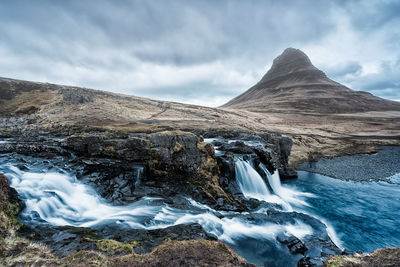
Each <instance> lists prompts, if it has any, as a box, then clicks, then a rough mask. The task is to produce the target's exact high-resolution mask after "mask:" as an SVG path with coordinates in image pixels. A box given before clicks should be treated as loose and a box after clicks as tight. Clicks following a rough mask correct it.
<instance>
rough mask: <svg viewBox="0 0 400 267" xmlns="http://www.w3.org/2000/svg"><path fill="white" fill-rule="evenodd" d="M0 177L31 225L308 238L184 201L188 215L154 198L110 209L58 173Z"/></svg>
mask: <svg viewBox="0 0 400 267" xmlns="http://www.w3.org/2000/svg"><path fill="white" fill-rule="evenodd" d="M0 171H1V172H2V173H4V174H5V175H6V176H7V177H8V178H9V179H10V180H11V186H12V187H14V188H15V189H16V190H17V191H18V193H19V195H20V197H21V198H22V199H23V200H24V201H25V204H26V209H25V210H24V211H23V214H22V215H23V216H24V217H25V218H26V219H27V220H28V221H29V218H30V219H31V220H32V221H33V222H34V223H37V219H38V218H37V215H38V216H40V218H41V219H43V220H45V221H46V222H48V223H50V224H52V225H72V226H80V227H92V226H95V225H98V224H102V223H113V222H114V223H118V224H125V225H127V226H129V227H131V228H134V229H159V228H165V227H169V226H173V225H179V224H190V223H199V224H200V225H201V226H202V227H203V229H204V230H205V231H207V232H208V233H210V234H213V235H215V236H216V237H217V238H218V239H220V240H223V241H226V242H229V243H232V244H234V243H235V240H236V239H239V238H243V237H252V238H257V239H271V240H272V239H274V238H275V236H276V235H277V234H278V233H280V232H287V233H290V234H292V235H295V236H297V237H298V238H302V237H304V236H305V235H309V234H312V229H311V228H310V226H308V225H306V224H304V223H302V222H299V221H296V222H295V223H294V224H283V225H280V224H273V223H270V222H266V223H261V224H260V223H259V224H257V223H255V222H252V221H247V220H244V219H241V218H238V217H235V216H234V214H235V213H232V216H230V217H224V218H219V217H217V216H216V215H215V211H214V210H213V209H211V208H210V207H208V206H206V205H203V204H200V203H197V202H195V201H194V200H191V199H188V200H189V203H191V204H192V207H194V208H193V209H189V210H181V209H177V208H172V207H169V206H168V205H166V204H163V203H162V202H161V201H159V200H160V199H156V198H143V199H142V200H140V201H137V202H135V203H133V204H130V205H125V206H113V205H111V204H109V203H107V202H105V201H104V200H102V199H101V198H100V197H99V196H98V194H97V193H96V192H95V191H94V190H93V189H92V188H91V187H89V186H87V185H85V184H82V183H81V182H80V181H79V180H77V179H76V178H75V177H74V176H71V175H68V174H65V173H62V172H54V171H53V172H49V173H41V172H31V171H21V170H19V169H18V168H15V167H13V166H12V165H0ZM264 186H265V184H264ZM265 189H266V190H268V189H267V188H265ZM196 210H197V211H196ZM35 220H36V221H35Z"/></svg>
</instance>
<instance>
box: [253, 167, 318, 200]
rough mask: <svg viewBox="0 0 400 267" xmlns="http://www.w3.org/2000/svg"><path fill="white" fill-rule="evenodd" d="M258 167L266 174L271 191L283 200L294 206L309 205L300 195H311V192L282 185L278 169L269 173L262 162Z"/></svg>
mask: <svg viewBox="0 0 400 267" xmlns="http://www.w3.org/2000/svg"><path fill="white" fill-rule="evenodd" d="M260 168H261V169H262V170H263V171H264V173H265V175H266V176H267V178H268V182H269V185H270V186H271V188H272V190H273V192H274V193H275V194H277V195H278V196H279V197H281V198H282V199H283V200H284V201H286V202H288V203H291V204H293V205H295V206H309V204H308V203H307V202H305V201H304V200H303V199H301V198H300V197H313V196H314V195H313V194H310V193H304V192H299V191H296V190H294V189H291V188H287V187H283V186H282V184H281V178H280V177H279V172H278V171H275V172H274V173H273V174H271V173H270V172H269V171H268V169H267V168H266V167H265V165H264V164H262V163H261V164H260Z"/></svg>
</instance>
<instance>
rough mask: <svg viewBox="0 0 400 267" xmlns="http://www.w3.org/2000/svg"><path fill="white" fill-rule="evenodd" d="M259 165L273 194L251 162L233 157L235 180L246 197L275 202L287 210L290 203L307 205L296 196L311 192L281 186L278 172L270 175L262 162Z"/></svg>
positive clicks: (290, 209) (290, 208) (291, 209)
mask: <svg viewBox="0 0 400 267" xmlns="http://www.w3.org/2000/svg"><path fill="white" fill-rule="evenodd" d="M260 167H261V169H262V170H263V171H264V172H265V174H266V175H267V177H268V182H269V184H270V185H271V188H272V190H273V193H274V194H271V192H270V191H269V189H268V186H267V185H266V184H265V182H264V180H263V178H262V177H261V176H260V174H259V173H258V172H257V171H256V170H255V169H254V168H253V166H252V164H251V162H247V161H245V160H243V159H242V158H240V157H236V158H235V170H236V181H237V183H238V185H239V188H240V190H241V191H242V193H243V195H244V196H245V197H246V198H255V199H258V200H263V201H267V202H272V203H277V204H280V205H281V206H282V207H283V208H284V209H285V210H287V211H293V208H292V206H291V204H295V205H308V204H307V203H306V202H305V201H303V200H301V199H298V198H296V197H298V196H312V195H311V194H307V193H302V192H297V191H295V190H292V189H288V188H284V187H282V185H281V182H280V178H279V173H278V172H275V173H274V174H273V175H271V173H270V172H269V171H268V170H267V168H266V167H265V166H264V165H263V164H260Z"/></svg>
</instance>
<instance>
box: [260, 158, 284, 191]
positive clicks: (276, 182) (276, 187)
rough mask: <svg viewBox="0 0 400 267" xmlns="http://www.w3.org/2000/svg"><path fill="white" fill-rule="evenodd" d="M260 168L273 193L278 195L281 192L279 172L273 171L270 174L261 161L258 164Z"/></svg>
mask: <svg viewBox="0 0 400 267" xmlns="http://www.w3.org/2000/svg"><path fill="white" fill-rule="evenodd" d="M260 168H261V169H262V170H263V171H264V172H265V174H266V176H267V179H268V182H269V185H270V186H271V188H272V190H273V191H274V193H275V194H277V195H280V194H281V193H282V185H281V179H280V177H279V172H277V171H276V172H274V174H271V173H270V172H269V171H268V169H267V168H266V167H265V165H264V164H262V163H261V164H260Z"/></svg>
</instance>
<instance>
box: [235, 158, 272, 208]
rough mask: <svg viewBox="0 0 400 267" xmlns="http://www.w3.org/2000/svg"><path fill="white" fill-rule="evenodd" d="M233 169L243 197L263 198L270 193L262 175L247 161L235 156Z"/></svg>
mask: <svg viewBox="0 0 400 267" xmlns="http://www.w3.org/2000/svg"><path fill="white" fill-rule="evenodd" d="M235 170H236V181H237V183H238V185H239V187H240V190H241V191H242V193H243V195H244V196H245V197H252V198H256V199H260V200H264V199H265V198H266V197H268V196H270V195H271V193H270V192H269V190H268V187H267V185H266V184H265V182H264V180H263V179H262V177H261V176H260V175H259V174H258V172H257V171H256V170H255V169H254V168H253V167H252V166H251V165H250V164H249V163H248V162H246V161H244V160H243V159H240V158H237V159H236V160H235Z"/></svg>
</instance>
